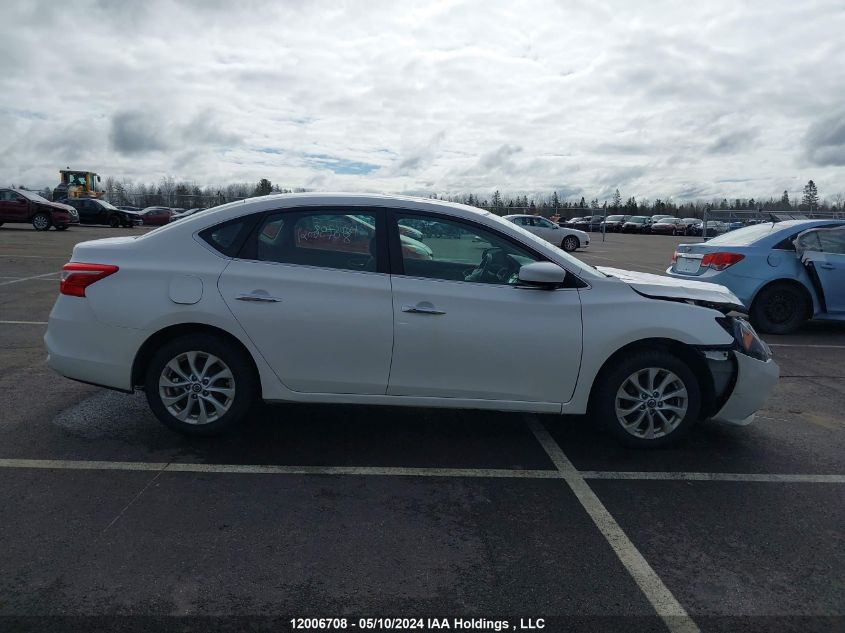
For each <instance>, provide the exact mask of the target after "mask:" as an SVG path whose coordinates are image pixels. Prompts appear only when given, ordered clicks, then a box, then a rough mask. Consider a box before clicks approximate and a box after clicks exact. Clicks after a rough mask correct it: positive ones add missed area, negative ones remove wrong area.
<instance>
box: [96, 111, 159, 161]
mask: <svg viewBox="0 0 845 633" xmlns="http://www.w3.org/2000/svg"><path fill="white" fill-rule="evenodd" d="M164 132H165V131H164V129H163V122H162V120H161V119H159V118H158V117H157V116H156V115H154V114H152V113H150V112H142V111H139V110H136V111H123V112H116V113H115V114H114V116H112V120H111V130H110V132H109V140H110V141H111V146H112V148H113V149H114V150H115V151H117V152H118V153H120V154H129V155H131V154H143V153H146V152H154V151H160V150H165V149H167V148H168V147H170V141H169V140H168V138H167V136H166V135H165V133H164Z"/></svg>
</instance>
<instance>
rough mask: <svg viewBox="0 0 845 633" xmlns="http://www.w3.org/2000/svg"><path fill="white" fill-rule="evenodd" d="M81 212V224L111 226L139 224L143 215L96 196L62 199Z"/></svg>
mask: <svg viewBox="0 0 845 633" xmlns="http://www.w3.org/2000/svg"><path fill="white" fill-rule="evenodd" d="M62 202H64V203H65V204H69V205H70V206H72V207H73V208H74V209H76V210H77V211H78V212H79V222H80V224H108V225H109V226H111V227H114V228H117V227H119V226H125V227H131V226H139V225H140V224H141V223H142V222H141V216H140V215H139V214H137V213H135V212H133V211H125V210H123V209H118V208H117V207H116V206H114V205H113V204H111V203H109V202H106V201H105V200H97V199H96V198H65V199H64V200H62Z"/></svg>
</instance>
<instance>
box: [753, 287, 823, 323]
mask: <svg viewBox="0 0 845 633" xmlns="http://www.w3.org/2000/svg"><path fill="white" fill-rule="evenodd" d="M749 316H750V317H751V324H752V325H753V326H754V327H755V328H756V329H758V330H760V331H761V332H765V333H767V334H791V333H792V332H794V331H795V330H797V329H798V328H800V327H801V326H802V325H803V324H804V322H805V321H806V320H807V318H808V317H809V316H810V302H809V299H808V297H807V294H806V293H805V292H804V291H803V289H802V288H800V287H798V286H796V285H795V284H792V283H789V282H776V283H773V284H770V285H768V286H766V287H765V288H763V289H762V290H761V291H760V292H758V293H757V296H756V297H755V298H754V301H753V302H752V304H751V310H750V313H749Z"/></svg>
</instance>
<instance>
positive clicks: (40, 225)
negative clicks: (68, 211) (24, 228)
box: [32, 211, 53, 231]
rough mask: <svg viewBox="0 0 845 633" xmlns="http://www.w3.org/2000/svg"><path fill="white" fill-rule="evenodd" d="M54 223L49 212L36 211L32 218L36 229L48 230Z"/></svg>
mask: <svg viewBox="0 0 845 633" xmlns="http://www.w3.org/2000/svg"><path fill="white" fill-rule="evenodd" d="M52 223H53V222H52V220H51V219H50V215H49V214H48V213H44V212H43V211H40V212H38V213H36V214H35V216H34V217H33V218H32V226H33V228H35V230H36V231H46V230H47V229H49V228H50V225H51V224H52Z"/></svg>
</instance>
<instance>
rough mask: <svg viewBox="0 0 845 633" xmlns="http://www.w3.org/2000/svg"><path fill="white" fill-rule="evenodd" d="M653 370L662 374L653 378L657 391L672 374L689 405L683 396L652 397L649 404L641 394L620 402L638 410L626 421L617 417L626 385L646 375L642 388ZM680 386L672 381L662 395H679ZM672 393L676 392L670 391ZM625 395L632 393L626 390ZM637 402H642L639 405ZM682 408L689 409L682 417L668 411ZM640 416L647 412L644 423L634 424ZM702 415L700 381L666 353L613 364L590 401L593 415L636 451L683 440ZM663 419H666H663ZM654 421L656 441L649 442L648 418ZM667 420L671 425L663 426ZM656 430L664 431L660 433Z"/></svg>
mask: <svg viewBox="0 0 845 633" xmlns="http://www.w3.org/2000/svg"><path fill="white" fill-rule="evenodd" d="M650 368H655V369H658V370H659V371H658V372H657V373H656V374H655V377H654V383H657V384H656V385H655V387H658V386H659V383H661V382H663V380H664V379H668V378H669V374H670V373H671V374H673V375H674V377H675V378H676V379H677V381H678V382H680V383H681V385H682V387H683V388H684V389H685V390H686V401H685V402H683V401H682V400H683V396H679V397H669V398H666V399H665V400H660V399H659V398H654V397H651V396H650V397H649V398H648V399H647V400H645V399H641V398H640V396H642V394H638V399H633V398H632V399H627V397H626V398H624V399H621V400H619V402H620V403H622V402H624V403H625V406H628V405H630V406H634V407H636V409H632V410H631V413H630V414H629V416H628V417H627V418H625V417H624V416H623V417H622V418H621V419H620V417H619V416H617V407H616V404H617V397H618V394H619V393H620V391H621V390H622V388H623V385H626V383H627V381H628V380H629V379H630V378H632V377H633V376H635V375H636V374H637V372H645V374H644V375H643V377H642V380H641V381H640V383H639V384H642V381H645V382H646V383H647V378H648V370H649V369H650ZM678 382H676V381H674V380H673V381H671V382H670V383H668V384H667V385H666V387H665V389H664V391H663V393H678V392H679V391H680V389H679V388H678ZM645 386H647V384H646V385H645ZM643 388H644V387H643ZM670 389H674V390H673V391H668V390H670ZM626 393H631V392H630V391H629V390H626ZM653 393H657V392H656V391H655V392H652V394H653ZM638 402H640V404H639V405H638V404H637V403H638ZM660 402H663V404H660ZM683 404H685V405H686V410H685V412H684V413H683V416H681V415H680V414H679V413H676V412H673V411H670V409H669V407H673V406H682V405H683ZM663 407H667V408H663ZM641 412H645V416H644V417H643V419H642V421H641V422H640V423H639V424H633V423H634V422H635V421H636V420H637V418H638V416H639V414H640V413H641ZM700 412H701V388H700V387H699V384H698V378H696V375H695V373H694V372H693V371H692V370H691V369H690V367H689V366H688V365H687V364H686V363H685V362H684V361H683V360H682V359H680V358H678V357H677V356H675V355H674V354H670V353H669V352H666V351H663V350H641V351H634V352H632V353H631V354H630V355H628V356H625V357H623V358H621V359H619V360H617V361H614V362H613V363H612V366H610V367H609V368H607V369H606V370H604V371H603V372H602V373H601V374H600V375H599V377H598V379H597V382H596V386H595V388H594V389H593V393H592V397H591V401H590V413H591V415H592V416H594V417H595V418H596V419H597V420H598V421H599V422H600V423H601V424H602V425H603V426H604V427H605V428H606V429H607V430H608V431H609V432H610V433H612V434H613V435H614V437H616V439H617V440H618V441H619V442H621V443H622V444H624V445H626V446H631V447H636V448H658V447H662V446H669V445H671V444H674V443H676V442H678V441H680V440H682V439H683V438H684V437H686V435H687V434H688V433H689V432H690V430H691V429H692V426H693V425H694V424H695V423H696V422H697V421H698V418H699V415H700ZM660 416H663V418H661V417H660ZM652 417H653V419H654V420H655V422H654V423H652V429H653V432H654V433H653V434H654V437H651V438H648V437H646V436H645V435H646V434H647V429H648V426H649V418H652ZM666 417H668V418H669V420H667V421H668V422H670V424H668V425H664V420H665V419H666ZM623 419H624V420H626V421H627V422H629V423H631V427H629V428H631V430H630V431H629V430H626V429H625V427H624V425H623V422H622V420H623ZM657 426H660V427H661V428H660V429H657V428H656V427H657Z"/></svg>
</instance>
